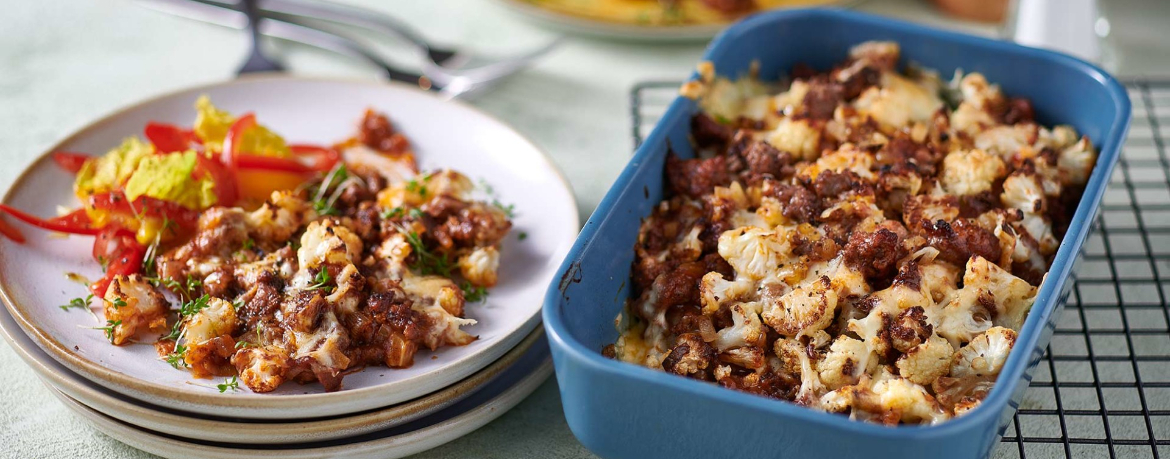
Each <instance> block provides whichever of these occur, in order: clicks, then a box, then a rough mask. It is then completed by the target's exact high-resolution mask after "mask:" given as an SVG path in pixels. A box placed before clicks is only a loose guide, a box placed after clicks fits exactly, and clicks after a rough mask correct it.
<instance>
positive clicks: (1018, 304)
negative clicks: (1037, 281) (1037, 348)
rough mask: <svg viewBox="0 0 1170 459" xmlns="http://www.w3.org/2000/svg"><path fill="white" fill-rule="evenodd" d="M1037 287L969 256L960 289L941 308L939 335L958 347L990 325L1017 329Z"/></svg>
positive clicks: (1025, 314)
mask: <svg viewBox="0 0 1170 459" xmlns="http://www.w3.org/2000/svg"><path fill="white" fill-rule="evenodd" d="M1036 290H1037V289H1036V287H1033V286H1032V285H1030V284H1028V283H1027V282H1025V281H1023V280H1022V279H1020V278H1018V277H1015V276H1013V275H1011V274H1010V273H1008V272H1007V271H1004V270H1003V268H1000V267H999V266H996V265H994V264H992V263H990V262H988V261H987V260H985V259H984V258H983V257H978V256H976V257H971V260H970V261H968V262H967V272H966V274H964V275H963V288H962V289H960V290H959V291H958V293H957V295H956V296H955V298H954V299H953V300H952V301H951V302H950V303H949V304H947V306H946V307H945V308H943V310H942V317H941V318H940V320H939V326H938V334H939V335H942V337H944V338H946V339H947V340H949V341H950V342H951V345H952V346H955V347H958V346H959V345H960V344H962V343H966V342H969V341H971V340H972V339H973V338H974V337H975V336H976V335H979V334H981V333H983V332H984V331H986V330H987V329H989V328H991V327H992V325H993V319H992V318H994V325H999V326H1004V327H1008V328H1012V329H1019V327H1020V326H1022V325H1023V323H1024V319H1025V318H1026V317H1027V314H1028V310H1030V309H1031V308H1032V303H1033V301H1035V299H1036Z"/></svg>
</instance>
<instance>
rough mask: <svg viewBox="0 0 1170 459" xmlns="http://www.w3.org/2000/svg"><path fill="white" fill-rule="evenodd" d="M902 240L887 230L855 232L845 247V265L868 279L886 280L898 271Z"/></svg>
mask: <svg viewBox="0 0 1170 459" xmlns="http://www.w3.org/2000/svg"><path fill="white" fill-rule="evenodd" d="M901 242H902V241H901V239H900V238H899V237H898V235H897V234H894V232H893V231H890V230H888V229H885V228H881V229H878V230H877V231H874V232H872V233H864V232H861V231H854V232H853V234H852V235H851V236H850V237H849V243H848V244H846V245H845V263H848V264H849V266H851V267H853V268H855V269H857V270H859V271H861V273H862V275H864V276H865V278H866V279H871V280H872V279H886V278H888V277H891V276H893V275H894V272H895V270H896V269H897V262H898V248H899V247H900V246H901Z"/></svg>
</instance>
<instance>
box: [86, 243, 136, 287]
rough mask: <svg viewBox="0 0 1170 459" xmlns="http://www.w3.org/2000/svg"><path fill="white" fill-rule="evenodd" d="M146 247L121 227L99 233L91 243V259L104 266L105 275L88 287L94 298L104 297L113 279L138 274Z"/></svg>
mask: <svg viewBox="0 0 1170 459" xmlns="http://www.w3.org/2000/svg"><path fill="white" fill-rule="evenodd" d="M145 256H146V247H143V246H142V244H139V243H138V241H137V240H135V239H134V232H132V231H130V230H127V229H125V228H121V227H109V228H106V229H104V230H102V231H101V233H99V234H98V237H97V238H95V239H94V241H93V258H94V259H95V260H97V261H98V262H99V263H104V264H106V274H105V276H102V278H101V279H98V280H97V281H96V282H94V283H93V284H91V285H90V286H89V290H90V292H91V293H93V294H94V296H98V297H104V296H105V295H106V289H108V288H110V282H112V281H113V280H114V277H116V276H119V275H123V276H129V275H131V274H136V273H140V272H141V271H142V259H143V258H144V257H145Z"/></svg>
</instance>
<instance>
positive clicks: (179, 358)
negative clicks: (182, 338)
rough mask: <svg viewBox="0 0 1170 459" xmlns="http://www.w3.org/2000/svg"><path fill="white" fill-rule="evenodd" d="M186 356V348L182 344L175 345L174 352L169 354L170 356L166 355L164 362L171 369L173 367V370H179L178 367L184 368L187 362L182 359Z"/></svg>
mask: <svg viewBox="0 0 1170 459" xmlns="http://www.w3.org/2000/svg"><path fill="white" fill-rule="evenodd" d="M186 355H187V346H184V345H182V344H176V345H175V351H174V352H171V353H170V354H167V357H166V361H167V363H169V364H171V366H172V367H175V369H179V368H180V367H186V366H187V361H186V360H184V357H185V356H186Z"/></svg>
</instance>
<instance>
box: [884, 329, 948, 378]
mask: <svg viewBox="0 0 1170 459" xmlns="http://www.w3.org/2000/svg"><path fill="white" fill-rule="evenodd" d="M954 352H955V348H953V347H951V343H950V342H948V341H947V340H946V339H944V338H942V337H941V336H938V335H931V336H930V339H928V340H927V341H926V342H924V343H922V344H919V345H918V346H915V347H914V348H911V349H910V350H909V351H906V353H905V354H902V356H901V357H898V362H897V367H898V373H899V374H901V375H902V377H903V378H906V379H908V380H910V382H913V383H915V384H923V385H926V384H930V383H931V382H932V381H934V380H935V379H937V378H938V377H939V376H943V375H945V374H947V372H948V371H950V370H951V358H952V357H953V356H954Z"/></svg>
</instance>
